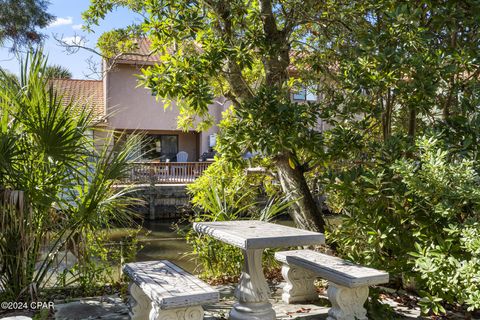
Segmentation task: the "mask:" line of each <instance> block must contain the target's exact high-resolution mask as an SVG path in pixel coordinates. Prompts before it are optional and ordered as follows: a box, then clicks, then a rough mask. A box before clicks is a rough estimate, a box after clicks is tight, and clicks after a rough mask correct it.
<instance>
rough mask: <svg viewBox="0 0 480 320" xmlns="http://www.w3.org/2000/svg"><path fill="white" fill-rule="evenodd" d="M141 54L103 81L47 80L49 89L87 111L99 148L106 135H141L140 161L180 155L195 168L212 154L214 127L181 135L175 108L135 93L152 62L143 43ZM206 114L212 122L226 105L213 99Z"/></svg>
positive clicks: (147, 92)
mask: <svg viewBox="0 0 480 320" xmlns="http://www.w3.org/2000/svg"><path fill="white" fill-rule="evenodd" d="M140 44H141V46H140V48H139V51H140V53H143V54H145V55H125V56H122V58H121V59H118V60H116V61H115V65H114V66H113V67H111V68H109V69H108V71H106V72H105V74H104V77H103V79H102V80H74V79H52V80H51V83H52V85H53V87H54V88H55V89H56V91H57V92H59V93H60V94H61V95H62V96H63V99H64V100H73V101H75V102H77V103H84V104H86V105H89V106H91V107H92V112H93V113H94V118H95V125H94V127H93V128H92V134H93V137H94V140H95V141H96V143H97V144H98V145H100V144H101V143H102V141H105V139H104V138H105V135H106V131H105V129H108V130H115V131H118V132H126V133H127V134H128V133H133V132H141V133H143V134H144V135H145V138H146V141H148V144H146V145H145V149H144V150H142V152H140V154H141V155H142V159H143V160H146V161H148V160H157V161H170V162H175V161H176V160H177V159H176V155H177V154H178V153H179V152H181V151H184V152H186V153H187V155H188V158H187V161H188V162H196V161H199V160H200V159H201V156H202V155H203V154H205V153H209V152H211V151H212V147H213V145H214V140H215V134H216V133H217V131H218V127H217V126H213V127H212V128H210V129H209V130H208V131H206V132H197V131H193V130H191V131H188V132H184V131H182V130H180V129H178V128H177V117H178V115H179V111H178V108H176V107H175V105H174V103H172V106H170V107H168V108H166V109H165V108H164V104H163V102H162V101H160V100H156V98H155V96H153V95H152V93H151V91H150V90H149V89H145V88H142V87H138V79H137V77H136V75H138V74H141V71H140V69H141V68H142V67H145V66H148V65H153V64H154V63H155V61H156V59H155V57H152V56H148V55H147V53H148V48H147V47H146V42H140ZM209 109H210V114H211V115H212V116H213V117H214V118H215V119H216V120H217V122H218V121H219V120H220V118H221V114H222V112H223V111H224V110H225V99H222V98H218V99H217V100H216V101H215V102H214V103H213V104H212V105H211V106H210V108H209Z"/></svg>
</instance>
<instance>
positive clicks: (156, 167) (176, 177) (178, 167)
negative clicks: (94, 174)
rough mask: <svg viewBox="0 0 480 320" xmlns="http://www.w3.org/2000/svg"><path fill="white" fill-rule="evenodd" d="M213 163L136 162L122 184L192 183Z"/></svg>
mask: <svg viewBox="0 0 480 320" xmlns="http://www.w3.org/2000/svg"><path fill="white" fill-rule="evenodd" d="M210 164H211V162H134V163H133V167H132V169H131V173H130V175H129V176H128V177H126V178H125V179H124V180H123V181H122V182H123V183H128V184H130V183H133V184H153V185H155V184H175V183H177V184H184V183H192V182H193V181H195V179H196V178H198V177H199V176H201V175H202V173H203V172H204V171H205V170H206V169H207V168H208V166H209V165H210Z"/></svg>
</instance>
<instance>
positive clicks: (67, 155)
mask: <svg viewBox="0 0 480 320" xmlns="http://www.w3.org/2000/svg"><path fill="white" fill-rule="evenodd" d="M45 70H46V61H45V58H44V57H43V55H42V53H41V52H36V53H31V54H29V55H28V58H27V60H26V61H25V63H22V67H21V75H20V77H19V79H18V80H15V79H13V78H12V77H9V76H8V75H7V74H5V73H4V72H2V71H0V288H3V293H2V295H3V296H2V298H4V299H8V300H11V301H19V299H21V300H28V299H35V294H36V293H37V292H38V290H39V289H42V288H43V287H44V286H45V284H46V283H47V280H48V277H49V274H51V271H52V268H53V269H54V268H55V265H54V260H55V258H57V257H58V252H59V251H60V250H61V248H63V247H64V245H65V244H66V243H67V242H68V241H70V240H71V239H73V238H78V236H79V235H80V236H82V235H85V234H90V235H94V234H95V232H96V230H100V229H103V228H105V227H108V226H109V225H111V223H113V222H115V223H118V222H128V221H130V220H131V218H132V214H133V213H132V212H131V210H130V208H131V205H132V204H138V201H137V200H136V199H134V198H131V197H129V196H128V194H129V192H130V191H132V188H130V187H127V188H124V189H122V190H118V189H115V188H112V186H113V185H114V183H115V181H116V180H118V179H119V178H121V177H123V176H124V175H125V174H126V172H127V171H128V170H129V168H130V161H129V160H131V157H132V154H133V153H134V150H135V143H136V141H138V139H136V138H135V137H132V138H129V139H127V141H126V143H125V144H123V145H115V146H114V147H113V148H110V149H108V148H107V147H106V148H105V149H104V150H102V151H99V152H97V151H96V150H95V149H94V147H93V141H92V139H91V138H89V135H87V134H86V132H87V130H89V126H90V125H91V119H92V116H91V114H90V112H89V111H88V109H86V108H79V107H78V106H74V105H73V104H71V103H70V104H67V105H65V104H64V103H62V99H61V97H59V96H57V94H56V93H55V91H54V90H53V88H52V87H51V86H50V85H49V81H48V79H47V78H46V76H45ZM79 109H80V111H79ZM42 247H43V248H45V247H46V248H47V252H42ZM42 253H46V254H43V255H42ZM41 256H43V257H44V258H43V259H40V260H39V257H41ZM4 301H5V300H4Z"/></svg>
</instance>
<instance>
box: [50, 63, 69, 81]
mask: <svg viewBox="0 0 480 320" xmlns="http://www.w3.org/2000/svg"><path fill="white" fill-rule="evenodd" d="M43 75H44V77H46V78H48V79H71V78H72V73H71V72H70V70H68V69H67V68H65V67H64V66H61V65H59V64H53V65H50V66H47V67H46V68H45V69H44V72H43Z"/></svg>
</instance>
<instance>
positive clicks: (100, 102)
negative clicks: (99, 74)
mask: <svg viewBox="0 0 480 320" xmlns="http://www.w3.org/2000/svg"><path fill="white" fill-rule="evenodd" d="M50 83H51V84H52V86H53V88H54V90H55V91H56V92H57V94H58V95H60V96H61V97H62V101H63V102H64V103H70V102H73V103H74V104H76V105H79V106H89V107H91V110H92V112H93V117H94V119H95V120H99V119H101V118H102V117H103V116H105V106H104V98H103V82H102V81H101V80H77V79H51V80H50Z"/></svg>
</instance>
